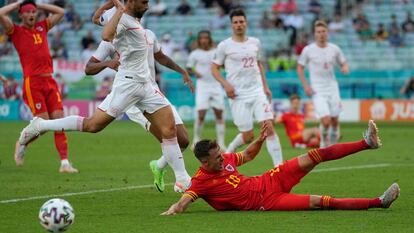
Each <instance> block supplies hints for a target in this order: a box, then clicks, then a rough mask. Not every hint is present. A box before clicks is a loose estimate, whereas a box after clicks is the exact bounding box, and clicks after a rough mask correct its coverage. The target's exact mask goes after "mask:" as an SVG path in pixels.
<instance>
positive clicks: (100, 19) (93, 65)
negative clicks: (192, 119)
mask: <svg viewBox="0 0 414 233" xmlns="http://www.w3.org/2000/svg"><path fill="white" fill-rule="evenodd" d="M105 10H106V11H105ZM115 11H116V8H115V7H113V3H112V1H110V2H107V3H105V4H104V5H102V6H101V7H99V8H98V9H97V10H96V12H95V14H94V16H93V19H92V21H93V22H94V23H95V24H97V25H100V26H104V25H105V24H106V23H107V22H108V21H109V20H110V18H111V17H112V16H113V14H114V13H115ZM145 30H146V39H147V40H148V46H149V47H148V49H149V51H148V65H149V67H150V71H151V83H152V85H153V87H154V88H155V89H156V90H158V91H160V88H159V87H158V85H157V83H156V80H155V76H156V74H155V60H156V61H157V62H158V63H160V64H161V65H164V66H166V67H168V68H171V69H172V70H174V71H177V72H179V73H181V74H182V75H183V76H187V77H188V76H189V74H188V73H187V71H186V70H184V69H182V68H181V67H180V66H178V65H177V64H176V63H175V62H174V61H173V60H171V58H169V57H168V56H166V55H165V54H164V53H163V52H162V50H161V47H160V45H159V43H158V40H157V38H156V36H155V34H154V33H153V32H152V31H151V30H149V29H145ZM107 57H111V58H112V59H111V60H107V61H106V60H105V59H106V58H107ZM118 65H119V57H118V56H117V54H116V51H115V47H114V45H113V44H112V43H110V42H107V41H101V43H100V44H99V46H98V49H97V50H96V51H95V53H94V54H93V56H92V57H91V58H90V59H89V61H88V63H87V64H86V67H85V73H86V74H88V75H94V74H97V73H99V72H100V71H102V70H103V69H105V68H108V67H109V68H111V69H115V70H116V69H117V67H118ZM188 78H189V77H188ZM167 101H168V99H167ZM101 107H102V106H101ZM171 108H172V110H173V114H174V120H175V125H176V127H177V139H178V144H179V145H180V148H181V151H184V150H185V149H186V148H187V147H188V144H189V140H188V133H187V130H186V129H185V126H184V123H183V121H182V119H181V117H180V116H179V114H178V112H177V110H176V109H175V107H174V106H173V105H171ZM126 114H127V115H128V117H129V119H130V120H132V121H134V122H136V123H138V124H139V125H141V126H142V127H143V128H144V129H145V130H147V131H148V132H150V133H151V134H153V135H154V136H155V137H156V138H157V139H158V141H160V142H162V138H161V133H160V131H159V129H158V128H157V127H154V126H153V125H152V124H151V123H150V122H149V121H148V119H147V118H146V117H145V116H144V114H143V113H142V112H141V111H140V110H139V109H138V108H137V107H135V106H132V107H131V108H129V109H128V110H127V111H126ZM167 165H168V164H167V161H166V159H165V156H161V157H160V158H159V159H158V160H153V161H151V162H150V168H151V171H152V172H153V174H154V185H155V187H156V188H157V190H158V191H160V192H163V191H164V190H165V183H164V174H165V171H166V170H165V168H166V166H167Z"/></svg>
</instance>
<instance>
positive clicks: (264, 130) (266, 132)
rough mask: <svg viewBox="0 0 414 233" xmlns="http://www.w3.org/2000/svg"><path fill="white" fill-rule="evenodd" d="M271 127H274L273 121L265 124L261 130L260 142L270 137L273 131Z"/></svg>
mask: <svg viewBox="0 0 414 233" xmlns="http://www.w3.org/2000/svg"><path fill="white" fill-rule="evenodd" d="M271 127H273V125H272V123H271V121H265V122H263V124H262V127H261V128H260V136H259V140H261V141H264V140H265V139H266V138H267V136H269V131H270V130H271Z"/></svg>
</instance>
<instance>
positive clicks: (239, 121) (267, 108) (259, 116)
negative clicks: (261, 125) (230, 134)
mask: <svg viewBox="0 0 414 233" xmlns="http://www.w3.org/2000/svg"><path fill="white" fill-rule="evenodd" d="M230 109H231V114H232V115H233V122H234V124H235V125H236V126H237V128H238V129H239V131H240V132H247V131H250V130H252V129H253V123H254V122H253V121H254V119H256V121H257V122H262V121H265V120H272V119H273V111H272V106H271V105H270V103H269V101H268V100H267V98H266V96H264V95H260V96H255V97H253V98H249V99H242V100H230Z"/></svg>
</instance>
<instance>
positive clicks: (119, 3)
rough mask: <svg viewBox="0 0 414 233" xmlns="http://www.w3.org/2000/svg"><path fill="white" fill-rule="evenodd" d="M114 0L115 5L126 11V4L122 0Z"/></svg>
mask: <svg viewBox="0 0 414 233" xmlns="http://www.w3.org/2000/svg"><path fill="white" fill-rule="evenodd" d="M112 2H113V3H114V6H115V7H116V8H117V9H119V10H122V11H125V6H124V4H122V2H120V1H119V0H112Z"/></svg>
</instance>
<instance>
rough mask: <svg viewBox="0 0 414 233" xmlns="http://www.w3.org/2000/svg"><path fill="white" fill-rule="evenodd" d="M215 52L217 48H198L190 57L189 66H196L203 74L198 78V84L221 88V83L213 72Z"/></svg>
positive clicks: (204, 86)
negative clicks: (212, 65) (212, 64)
mask: <svg viewBox="0 0 414 233" xmlns="http://www.w3.org/2000/svg"><path fill="white" fill-rule="evenodd" d="M215 52H216V50H215V49H210V50H203V49H196V50H194V51H192V52H191V53H190V55H189V57H188V61H187V68H190V69H192V68H194V69H195V70H196V71H197V73H199V74H201V78H198V79H197V85H201V86H203V88H209V89H215V88H221V85H220V83H219V82H218V81H217V80H216V79H215V78H214V76H213V74H212V73H211V63H212V60H213V57H214V54H215Z"/></svg>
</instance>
